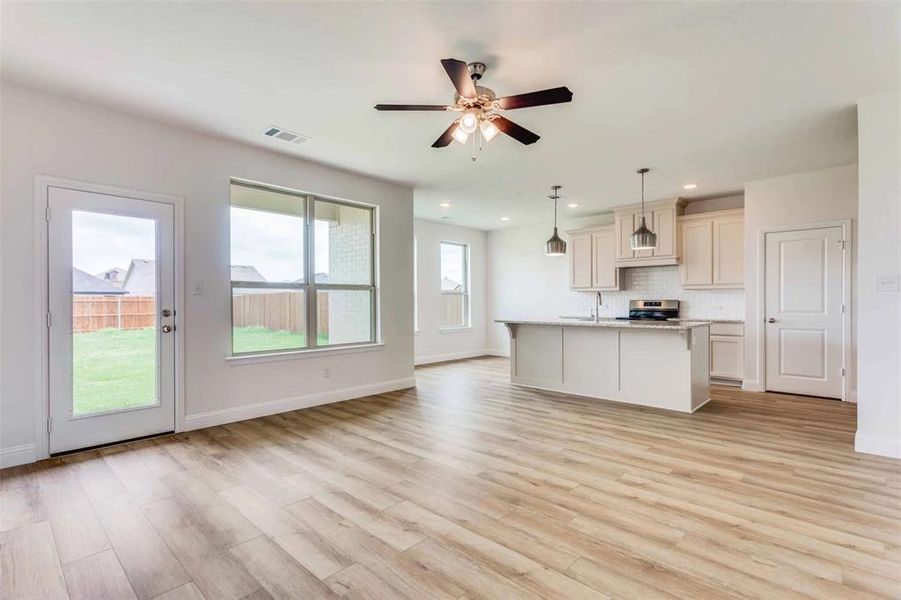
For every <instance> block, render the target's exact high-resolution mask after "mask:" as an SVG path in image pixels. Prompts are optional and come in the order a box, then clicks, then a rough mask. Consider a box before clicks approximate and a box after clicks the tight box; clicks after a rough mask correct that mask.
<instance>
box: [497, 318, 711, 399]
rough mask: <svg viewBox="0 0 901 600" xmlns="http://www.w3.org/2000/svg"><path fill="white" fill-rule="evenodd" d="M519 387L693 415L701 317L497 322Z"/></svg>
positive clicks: (706, 370)
mask: <svg viewBox="0 0 901 600" xmlns="http://www.w3.org/2000/svg"><path fill="white" fill-rule="evenodd" d="M497 322H498V323H503V324H504V325H506V326H507V329H508V330H509V332H510V379H511V381H512V383H514V384H516V385H522V386H525V387H531V388H538V389H543V390H551V391H555V392H564V393H568V394H577V395H580V396H590V397H593V398H601V399H604V400H614V401H617V402H626V403H629V404H640V405H642V406H652V407H655V408H664V409H668V410H675V411H680V412H694V411H696V410H697V409H699V408H700V407H701V406H703V405H704V404H705V403H706V402H707V401H708V400H709V399H710V367H709V360H710V357H709V352H710V350H709V325H710V323H708V322H706V321H621V320H616V319H601V320H598V321H595V320H575V319H548V320H504V319H499V320H498V321H497Z"/></svg>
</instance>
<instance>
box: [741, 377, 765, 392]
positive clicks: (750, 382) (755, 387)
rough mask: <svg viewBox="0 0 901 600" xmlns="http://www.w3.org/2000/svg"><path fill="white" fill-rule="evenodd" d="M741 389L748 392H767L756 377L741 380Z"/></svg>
mask: <svg viewBox="0 0 901 600" xmlns="http://www.w3.org/2000/svg"><path fill="white" fill-rule="evenodd" d="M741 389H743V390H744V391H746V392H765V391H766V390H765V389H764V388H763V386H762V385H760V382H759V381H757V380H756V379H745V380H744V381H742V382H741Z"/></svg>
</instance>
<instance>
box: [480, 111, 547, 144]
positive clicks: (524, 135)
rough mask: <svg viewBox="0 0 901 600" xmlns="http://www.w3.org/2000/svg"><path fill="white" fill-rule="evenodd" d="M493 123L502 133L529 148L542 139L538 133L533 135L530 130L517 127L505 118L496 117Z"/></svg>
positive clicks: (492, 120)
mask: <svg viewBox="0 0 901 600" xmlns="http://www.w3.org/2000/svg"><path fill="white" fill-rule="evenodd" d="M491 122H492V123H494V126H495V127H497V128H498V129H500V130H501V131H503V132H504V133H506V134H507V135H509V136H510V137H512V138H513V139H515V140H516V141H518V142H522V143H523V144H525V145H527V146H528V145H529V144H534V143H535V142H537V141H538V140H539V139H541V136H540V135H538V134H537V133H533V132H531V131H529V130H528V129H526V128H525V127H522V126H520V125H517V124H516V123H514V122H513V121H511V120H510V119H507V118H504V117H495V118H493V119H491Z"/></svg>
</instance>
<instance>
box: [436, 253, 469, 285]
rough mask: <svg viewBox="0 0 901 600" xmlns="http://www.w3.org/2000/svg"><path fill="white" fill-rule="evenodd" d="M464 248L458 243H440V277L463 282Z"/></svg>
mask: <svg viewBox="0 0 901 600" xmlns="http://www.w3.org/2000/svg"><path fill="white" fill-rule="evenodd" d="M464 251H465V248H464V247H463V246H460V245H458V244H441V278H442V279H444V278H445V277H447V278H448V279H450V280H451V281H455V282H457V283H463V268H464V265H465V261H464V259H463V253H464Z"/></svg>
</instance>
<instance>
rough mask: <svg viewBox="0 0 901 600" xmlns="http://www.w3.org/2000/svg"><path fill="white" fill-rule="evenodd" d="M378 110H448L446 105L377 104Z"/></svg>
mask: <svg viewBox="0 0 901 600" xmlns="http://www.w3.org/2000/svg"><path fill="white" fill-rule="evenodd" d="M375 109H376V110H441V111H444V110H447V105H445V104H376V105H375Z"/></svg>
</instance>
